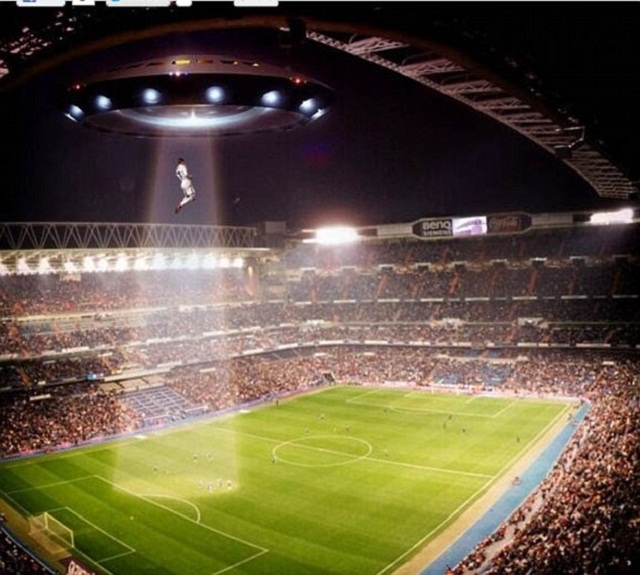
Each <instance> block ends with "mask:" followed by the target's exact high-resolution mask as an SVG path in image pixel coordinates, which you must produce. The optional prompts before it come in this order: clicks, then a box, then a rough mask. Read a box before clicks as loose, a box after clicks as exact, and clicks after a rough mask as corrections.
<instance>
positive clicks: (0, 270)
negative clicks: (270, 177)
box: [0, 261, 9, 276]
mask: <svg viewBox="0 0 640 575" xmlns="http://www.w3.org/2000/svg"><path fill="white" fill-rule="evenodd" d="M6 275H9V268H8V267H7V266H5V265H4V263H2V261H0V276H6Z"/></svg>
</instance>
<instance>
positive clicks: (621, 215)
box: [589, 208, 633, 224]
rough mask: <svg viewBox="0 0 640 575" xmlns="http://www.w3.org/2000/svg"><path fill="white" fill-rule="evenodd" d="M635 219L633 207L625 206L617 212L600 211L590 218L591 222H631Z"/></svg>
mask: <svg viewBox="0 0 640 575" xmlns="http://www.w3.org/2000/svg"><path fill="white" fill-rule="evenodd" d="M632 221H633V209H631V208H623V209H621V210H617V211H615V212H598V213H597V214H592V215H591V217H590V218H589V223H591V224H630V223H631V222H632Z"/></svg>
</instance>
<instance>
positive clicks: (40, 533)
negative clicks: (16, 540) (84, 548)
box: [29, 511, 75, 553]
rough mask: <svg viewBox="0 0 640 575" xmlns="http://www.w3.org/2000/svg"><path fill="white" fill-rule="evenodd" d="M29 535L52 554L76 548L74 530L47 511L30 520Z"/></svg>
mask: <svg viewBox="0 0 640 575" xmlns="http://www.w3.org/2000/svg"><path fill="white" fill-rule="evenodd" d="M29 535H30V537H31V538H32V539H34V540H35V541H36V542H38V543H39V544H40V545H42V546H43V547H44V548H45V549H46V550H47V551H49V552H50V553H61V552H64V551H68V550H69V549H72V548H73V547H75V539H74V535H73V529H71V528H69V527H67V526H66V525H65V524H64V523H62V521H60V520H59V519H56V518H55V517H54V516H53V515H51V513H49V512H47V511H45V512H44V513H41V514H40V515H33V516H32V517H30V518H29Z"/></svg>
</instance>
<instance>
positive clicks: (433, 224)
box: [418, 219, 453, 238]
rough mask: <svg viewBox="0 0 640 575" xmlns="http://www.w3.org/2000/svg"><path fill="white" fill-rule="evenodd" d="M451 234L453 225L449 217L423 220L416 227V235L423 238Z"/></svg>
mask: <svg viewBox="0 0 640 575" xmlns="http://www.w3.org/2000/svg"><path fill="white" fill-rule="evenodd" d="M452 234H453V225H452V223H451V220H450V219H442V220H423V221H422V222H420V226H419V228H418V235H419V236H422V237H423V238H433V237H443V236H450V235H452Z"/></svg>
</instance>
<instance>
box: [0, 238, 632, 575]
mask: <svg viewBox="0 0 640 575" xmlns="http://www.w3.org/2000/svg"><path fill="white" fill-rule="evenodd" d="M637 228H638V226H634V227H631V228H628V229H622V228H620V229H618V230H614V231H613V232H611V230H609V233H606V232H605V231H596V232H595V233H593V231H590V232H589V231H585V230H580V229H576V230H571V231H570V232H569V231H566V232H564V231H562V232H557V231H556V232H546V233H539V234H533V235H532V236H527V235H525V236H518V237H500V238H496V237H486V238H481V239H474V240H471V241H469V240H468V239H461V240H453V241H447V242H443V241H435V242H410V241H409V242H407V241H404V242H395V243H378V244H369V245H366V246H359V247H351V248H342V249H340V250H336V249H331V248H320V247H318V246H304V247H302V248H300V249H299V250H292V251H290V252H288V253H287V254H286V255H285V260H286V265H287V266H288V268H289V271H290V272H291V273H289V274H288V275H287V279H286V281H285V282H284V285H285V288H286V289H285V291H284V294H283V297H282V298H281V299H280V300H279V301H269V300H268V299H265V298H264V297H261V294H260V291H259V289H258V290H255V287H256V285H255V284H254V283H253V282H249V281H248V278H247V274H246V273H245V271H243V270H200V271H196V270H193V271H188V272H184V271H182V272H180V273H179V274H178V273H176V272H175V271H172V270H168V271H164V272H150V271H148V272H123V273H116V272H112V273H104V274H97V273H96V274H91V273H86V274H78V275H77V276H76V277H74V278H62V277H57V276H10V277H2V278H0V312H1V313H0V317H1V318H2V320H1V321H0V359H2V361H0V380H1V381H2V388H3V390H4V393H1V394H0V410H1V411H2V413H3V424H2V426H1V427H0V456H5V457H6V456H15V455H18V454H25V453H32V452H36V451H48V450H51V449H57V448H60V447H71V446H74V445H78V444H81V443H85V442H87V441H93V440H99V439H100V438H103V437H108V436H112V435H116V434H121V433H125V432H130V431H134V430H136V429H137V428H138V427H139V426H140V425H142V423H141V417H140V414H138V413H136V412H135V411H134V410H132V409H131V408H129V407H127V406H126V404H125V402H123V401H122V396H120V395H119V394H118V393H116V392H114V391H105V390H104V388H103V387H102V386H101V385H100V383H99V381H89V380H93V379H96V380H102V379H103V378H105V377H106V378H108V377H109V376H116V377H121V378H126V377H127V374H128V373H129V372H139V371H143V372H144V371H150V370H154V371H157V370H158V369H159V368H162V369H161V370H160V371H162V372H163V376H162V377H163V378H164V380H163V381H164V384H165V385H166V386H168V387H170V388H171V389H173V390H174V391H175V392H177V393H179V394H180V395H181V396H183V397H184V398H186V399H188V400H189V402H190V403H191V404H194V405H200V406H206V409H207V410H210V411H219V410H224V409H229V408H234V407H237V406H240V405H243V404H245V403H247V402H253V401H256V400H266V399H269V398H273V397H278V396H279V395H281V394H287V393H290V392H294V391H297V390H300V389H308V388H310V387H313V386H317V385H322V384H325V383H327V382H332V381H341V382H348V383H359V384H368V385H383V384H389V383H392V384H402V385H416V386H430V385H441V386H442V385H444V386H452V387H454V388H458V389H459V388H461V387H464V388H475V389H485V390H492V391H494V390H496V389H499V390H500V391H502V392H507V393H518V394H536V395H538V394H561V395H569V396H579V397H584V398H586V399H588V400H589V401H590V402H591V404H592V406H593V407H592V410H591V413H590V415H589V417H588V419H587V421H586V422H585V424H584V425H583V426H581V427H580V429H579V430H578V433H576V435H575V437H574V439H573V441H572V444H571V446H570V448H569V449H568V450H567V451H566V452H565V454H564V455H563V458H562V460H561V461H560V462H559V463H558V465H557V466H556V468H555V469H554V471H553V472H552V473H551V474H550V475H549V477H548V478H547V479H546V480H545V481H544V482H543V484H542V485H541V487H540V489H539V490H538V491H537V492H536V494H534V496H532V498H530V500H528V501H527V503H526V504H525V505H524V506H523V507H522V508H521V509H520V510H519V511H518V512H517V513H516V514H515V515H514V516H513V517H512V518H511V519H510V521H509V522H508V523H507V524H505V525H503V526H502V527H501V529H500V530H498V532H497V533H496V534H494V535H493V536H492V537H491V538H490V539H489V540H487V541H485V542H483V543H482V544H481V546H479V548H478V549H477V550H476V551H475V552H474V553H473V554H472V555H471V556H470V557H469V558H468V559H467V560H466V561H465V562H463V563H461V564H460V565H459V566H457V567H455V569H454V572H455V573H456V574H462V573H468V572H478V570H479V569H483V570H484V571H486V573H490V574H492V575H493V574H497V573H523V574H525V573H541V574H543V575H544V574H545V573H552V572H554V573H555V572H562V573H594V574H597V573H617V572H621V573H623V572H625V570H624V569H625V561H627V562H628V561H629V557H630V553H631V551H632V550H633V549H636V548H640V541H638V536H637V534H638V532H640V529H638V527H639V526H638V525H637V518H638V502H637V501H636V499H637V498H636V497H634V494H635V493H637V492H638V488H639V487H640V486H639V485H638V484H637V483H638V481H637V477H640V473H639V472H640V469H638V466H639V465H638V462H639V460H640V453H639V444H640V442H639V441H638V437H640V434H639V433H638V431H639V430H638V421H640V419H639V417H638V416H639V415H640V413H639V411H640V410H639V399H638V392H637V383H638V380H639V378H640V369H639V368H638V365H637V361H635V362H634V360H633V359H632V360H629V361H625V360H621V359H620V357H621V356H617V355H610V356H609V355H607V356H595V355H587V353H588V352H586V351H584V349H582V350H580V349H577V347H578V345H580V344H581V345H585V344H587V345H590V344H595V345H596V347H600V348H602V349H604V348H605V347H606V346H620V348H624V350H626V351H629V350H632V349H633V348H634V347H636V346H637V345H638V344H639V343H640V326H639V322H640V310H639V309H638V307H637V299H636V298H633V297H614V296H627V295H631V296H634V295H635V296H637V295H638V282H637V279H635V280H634V278H637V277H638V275H639V274H638V273H637V272H638V263H637V261H636V260H635V259H634V258H630V257H623V258H613V257H612V256H613V255H616V254H620V253H623V254H626V253H630V252H632V251H633V245H634V244H633V243H632V242H633V241H634V240H635V239H637V235H638V233H639V232H638V229H637ZM505 246H507V247H505ZM621 246H622V247H621ZM505 254H506V256H505ZM572 256H576V257H577V256H580V257H578V258H577V259H576V258H575V257H572ZM543 257H544V258H547V259H544V260H543V259H540V260H535V259H534V258H543ZM314 258H315V259H314ZM309 261H312V262H313V264H314V265H313V266H309V265H308V263H309ZM305 264H306V265H305ZM303 268H304V269H303ZM311 268H313V269H311ZM184 273H189V274H191V276H190V281H185V280H184ZM69 280H71V281H69ZM36 316H37V317H36ZM539 345H541V346H544V347H545V348H548V349H547V351H546V353H545V354H544V355H542V354H541V352H540V351H536V346H539ZM553 346H560V347H563V348H565V349H563V350H562V352H558V351H556V352H554V351H553ZM285 349H286V350H289V351H291V353H289V354H287V353H285V352H284V351H283V350H285ZM572 351H573V353H572ZM590 353H593V352H590ZM602 353H604V352H602ZM605 357H606V359H607V361H604V359H605ZM496 358H498V359H499V360H500V361H494V360H495V359H496ZM163 366H164V367H163ZM123 389H124V388H123ZM121 392H122V390H121ZM634 478H635V479H634ZM634 521H635V522H636V523H634ZM507 539H508V540H509V541H507ZM498 543H499V544H500V549H501V550H500V551H498V552H495V553H492V554H491V555H489V554H488V553H487V552H486V550H487V549H488V548H489V547H490V546H492V545H493V546H495V545H496V544H498ZM634 546H635V547H634ZM636 566H637V565H636Z"/></svg>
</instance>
